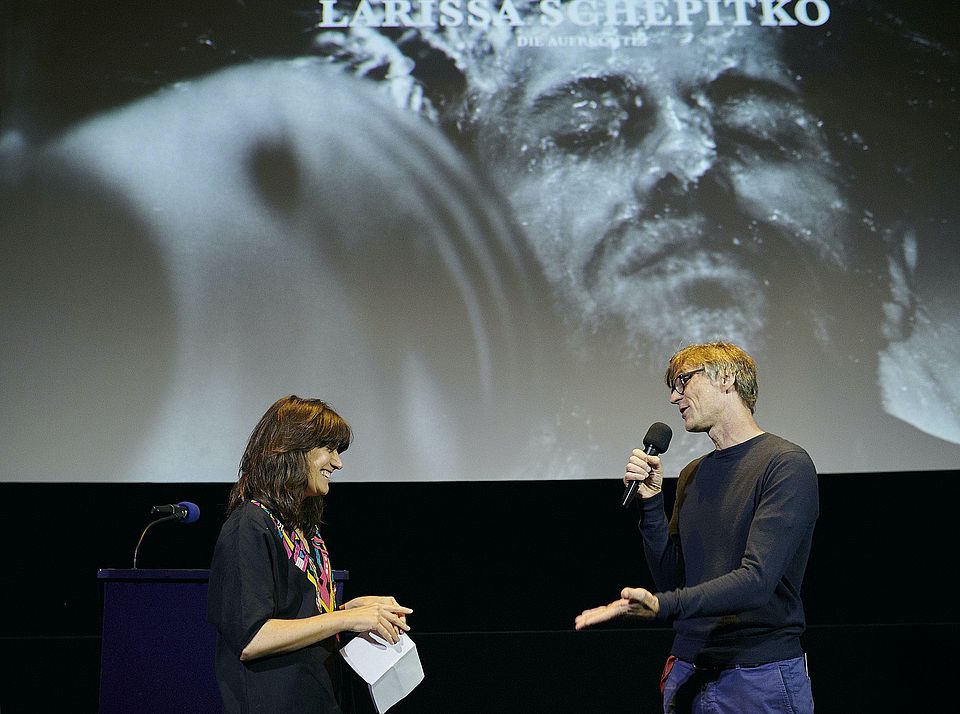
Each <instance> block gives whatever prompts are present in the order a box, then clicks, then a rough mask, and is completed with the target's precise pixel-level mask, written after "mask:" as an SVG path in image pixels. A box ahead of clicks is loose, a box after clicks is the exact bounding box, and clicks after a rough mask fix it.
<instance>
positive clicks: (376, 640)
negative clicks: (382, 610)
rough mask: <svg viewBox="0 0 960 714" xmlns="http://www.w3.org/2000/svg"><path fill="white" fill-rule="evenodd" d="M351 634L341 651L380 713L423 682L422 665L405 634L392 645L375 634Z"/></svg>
mask: <svg viewBox="0 0 960 714" xmlns="http://www.w3.org/2000/svg"><path fill="white" fill-rule="evenodd" d="M368 637H370V638H371V639H372V640H373V641H372V642H371V641H369V640H368V639H366V638H364V637H354V638H353V639H352V640H350V641H349V642H348V643H347V645H346V646H345V647H344V648H343V649H341V650H340V654H341V656H342V657H343V659H344V660H346V662H347V664H349V665H350V667H351V668H352V669H353V671H354V672H356V673H357V674H359V675H360V676H361V677H362V678H363V681H364V682H366V683H367V687H368V688H369V689H370V698H371V699H373V704H374V706H375V707H376V709H377V714H383V712H385V711H387V709H389V708H390V707H392V706H393V705H394V704H396V703H397V702H399V701H400V700H401V699H403V698H404V697H405V696H407V695H408V694H409V693H410V692H412V691H413V689H414V687H416V686H417V685H418V684H420V682H422V681H423V667H422V666H421V665H420V655H419V654H417V645H416V643H414V641H413V640H411V639H410V638H409V637H408V636H407V635H405V634H401V635H400V641H399V642H397V644H395V645H392V644H390V643H389V642H387V641H386V640H383V639H381V638H380V637H377V636H376V635H368Z"/></svg>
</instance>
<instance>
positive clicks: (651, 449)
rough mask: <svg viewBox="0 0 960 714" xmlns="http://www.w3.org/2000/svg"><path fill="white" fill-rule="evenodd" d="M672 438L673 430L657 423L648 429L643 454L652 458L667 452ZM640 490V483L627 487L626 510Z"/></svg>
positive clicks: (624, 493) (624, 499) (624, 502)
mask: <svg viewBox="0 0 960 714" xmlns="http://www.w3.org/2000/svg"><path fill="white" fill-rule="evenodd" d="M671 438H673V430H672V429H671V428H670V427H669V426H667V425H666V424H664V423H663V422H660V421H655V422H654V423H653V424H651V425H650V428H649V429H647V434H646V436H644V437H643V445H644V447H645V448H644V450H643V453H645V454H649V455H650V456H658V455H660V454H662V453H663V452H664V451H666V450H667V447H668V446H670V439H671ZM638 488H640V482H639V481H631V482H630V484H629V485H628V486H627V490H626V491H624V492H623V507H624V508H627V507H628V506H629V505H630V504H631V503H633V499H634V497H635V496H636V495H637V489H638Z"/></svg>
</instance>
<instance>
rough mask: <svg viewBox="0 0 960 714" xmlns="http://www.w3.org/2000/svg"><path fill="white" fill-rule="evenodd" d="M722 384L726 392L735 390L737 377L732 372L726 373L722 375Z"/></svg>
mask: <svg viewBox="0 0 960 714" xmlns="http://www.w3.org/2000/svg"><path fill="white" fill-rule="evenodd" d="M719 381H720V386H721V387H722V388H723V391H724V392H731V391H733V390H734V388H735V386H736V384H737V378H736V377H735V376H734V375H732V374H725V375H723V376H722V377H720V380H719Z"/></svg>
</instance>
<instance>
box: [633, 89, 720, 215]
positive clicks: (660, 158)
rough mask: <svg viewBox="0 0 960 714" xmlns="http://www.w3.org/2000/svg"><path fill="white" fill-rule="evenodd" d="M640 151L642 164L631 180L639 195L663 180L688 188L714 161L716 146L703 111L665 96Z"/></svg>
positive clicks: (650, 189) (679, 187)
mask: <svg viewBox="0 0 960 714" xmlns="http://www.w3.org/2000/svg"><path fill="white" fill-rule="evenodd" d="M642 153H643V165H642V166H641V167H640V170H639V171H638V174H637V179H636V182H635V186H636V190H637V192H638V194H639V195H640V196H641V197H642V196H645V195H647V194H648V193H649V192H650V191H652V190H653V188H654V187H655V186H657V185H658V184H660V183H661V182H662V181H664V179H670V181H669V183H671V184H673V185H676V186H677V188H678V189H679V190H681V191H683V190H686V189H688V188H689V186H690V184H694V183H696V182H697V181H699V180H700V178H701V177H702V176H703V175H704V174H706V173H707V172H708V171H709V170H710V168H711V167H712V166H713V165H714V163H715V162H716V158H717V147H716V143H715V141H714V134H713V126H712V124H711V123H710V119H709V117H708V116H707V113H706V112H705V111H704V110H702V109H700V108H697V107H691V106H690V105H688V104H687V103H686V102H684V101H682V100H680V99H678V98H676V97H666V98H665V99H664V100H663V102H662V103H661V105H660V107H659V109H658V111H657V119H656V125H655V127H654V130H653V131H652V132H650V134H649V135H648V136H647V137H646V139H645V140H644V142H643V152H642Z"/></svg>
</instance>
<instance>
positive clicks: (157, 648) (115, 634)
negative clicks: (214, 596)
mask: <svg viewBox="0 0 960 714" xmlns="http://www.w3.org/2000/svg"><path fill="white" fill-rule="evenodd" d="M209 574H210V571H209V570H144V569H137V570H100V571H99V572H98V573H97V578H98V579H99V580H100V581H101V582H102V584H103V640H102V647H101V657H100V712H101V714H109V713H110V712H118V713H119V712H124V714H127V713H129V712H144V713H147V712H171V711H179V712H219V711H222V705H221V703H220V693H219V691H218V690H217V682H216V679H215V677H214V672H213V661H214V654H215V652H216V645H217V634H216V630H215V629H214V627H213V625H211V624H210V623H208V622H207V620H206V615H207V580H208V578H209Z"/></svg>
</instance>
